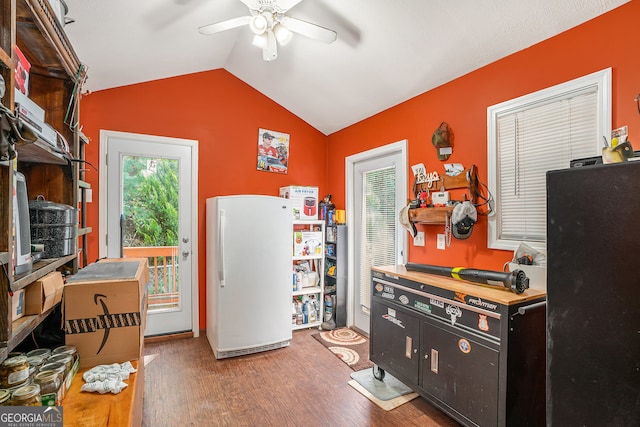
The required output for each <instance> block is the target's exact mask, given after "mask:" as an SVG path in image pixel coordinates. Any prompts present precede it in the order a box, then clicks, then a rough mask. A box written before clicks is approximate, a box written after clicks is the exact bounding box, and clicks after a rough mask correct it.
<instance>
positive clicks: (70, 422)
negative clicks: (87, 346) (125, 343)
mask: <svg viewBox="0 0 640 427" xmlns="http://www.w3.org/2000/svg"><path fill="white" fill-rule="evenodd" d="M131 363H132V365H133V367H134V368H136V369H137V370H138V372H136V373H134V374H131V375H130V376H129V379H128V380H126V381H125V382H126V383H127V384H129V386H128V387H127V388H125V389H124V390H122V391H121V392H120V393H118V394H111V393H108V394H100V393H87V392H81V391H80V387H82V385H83V384H84V383H85V382H84V380H83V379H82V374H84V373H85V372H86V371H87V369H88V368H87V369H81V370H79V371H78V373H77V374H76V376H75V377H74V378H73V381H72V382H71V387H70V388H69V390H68V391H67V395H66V396H65V398H64V399H63V400H62V408H63V412H62V414H63V425H64V426H65V427H98V426H100V427H124V426H139V425H141V424H142V391H143V389H144V364H140V367H139V366H138V365H139V364H138V361H137V360H134V361H132V362H131Z"/></svg>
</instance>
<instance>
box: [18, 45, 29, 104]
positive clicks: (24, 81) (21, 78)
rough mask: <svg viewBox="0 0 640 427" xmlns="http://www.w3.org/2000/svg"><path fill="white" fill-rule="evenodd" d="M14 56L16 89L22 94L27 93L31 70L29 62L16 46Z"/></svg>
mask: <svg viewBox="0 0 640 427" xmlns="http://www.w3.org/2000/svg"><path fill="white" fill-rule="evenodd" d="M16 57H17V58H18V60H17V61H16V68H15V70H14V72H15V79H16V89H17V90H19V91H20V92H22V93H23V94H24V95H29V72H30V71H31V64H30V63H29V61H28V60H27V58H26V57H25V56H24V54H23V53H22V51H21V50H20V48H19V47H18V46H16Z"/></svg>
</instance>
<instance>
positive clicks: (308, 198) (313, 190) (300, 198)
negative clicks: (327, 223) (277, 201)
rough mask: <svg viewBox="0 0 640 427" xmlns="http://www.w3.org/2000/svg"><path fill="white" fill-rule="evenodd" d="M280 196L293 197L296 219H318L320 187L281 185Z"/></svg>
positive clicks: (292, 204) (292, 202)
mask: <svg viewBox="0 0 640 427" xmlns="http://www.w3.org/2000/svg"><path fill="white" fill-rule="evenodd" d="M280 197H284V198H285V199H291V206H292V207H293V219H294V220H303V221H304V220H307V221H310V220H317V219H318V187H302V186H295V185H290V186H288V187H280Z"/></svg>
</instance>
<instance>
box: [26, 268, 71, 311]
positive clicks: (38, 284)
mask: <svg viewBox="0 0 640 427" xmlns="http://www.w3.org/2000/svg"><path fill="white" fill-rule="evenodd" d="M63 287H64V282H63V281H62V274H61V273H60V272H59V271H52V272H51V273H49V274H47V275H46V276H44V277H43V278H41V279H40V280H37V281H35V282H33V283H32V284H30V285H29V286H27V287H26V288H25V297H24V299H25V313H24V314H42V313H46V312H47V310H49V309H50V308H51V307H53V306H54V305H56V304H57V303H59V302H60V301H62V288H63Z"/></svg>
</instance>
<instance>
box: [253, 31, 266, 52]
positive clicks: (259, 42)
mask: <svg viewBox="0 0 640 427" xmlns="http://www.w3.org/2000/svg"><path fill="white" fill-rule="evenodd" d="M268 43H269V39H268V38H267V35H266V34H265V33H262V34H255V35H254V36H253V40H251V44H252V45H254V46H255V47H259V48H263V49H264V48H265V47H267V44H268Z"/></svg>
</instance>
